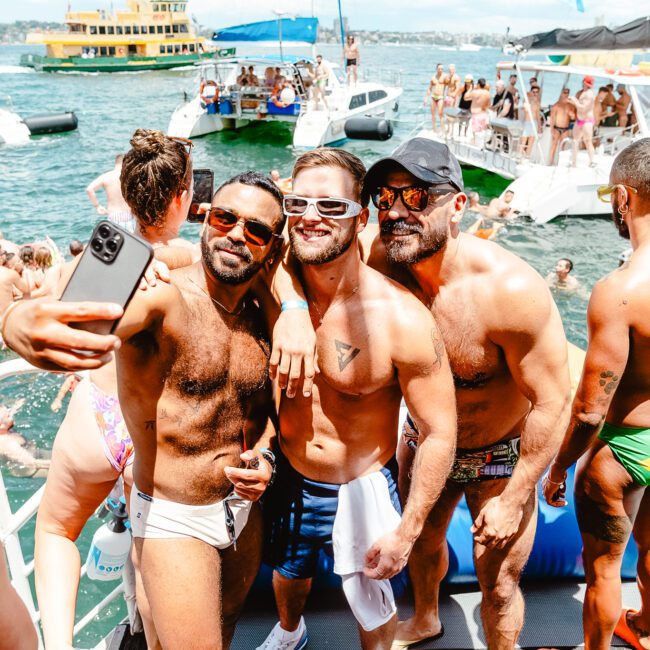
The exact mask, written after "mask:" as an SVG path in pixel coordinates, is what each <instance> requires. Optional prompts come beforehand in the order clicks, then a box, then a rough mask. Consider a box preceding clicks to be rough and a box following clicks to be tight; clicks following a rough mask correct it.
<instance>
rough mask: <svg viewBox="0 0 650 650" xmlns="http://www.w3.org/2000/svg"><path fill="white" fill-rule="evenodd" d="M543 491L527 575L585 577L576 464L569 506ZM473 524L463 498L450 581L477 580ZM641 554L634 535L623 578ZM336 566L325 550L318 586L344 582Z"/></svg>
mask: <svg viewBox="0 0 650 650" xmlns="http://www.w3.org/2000/svg"><path fill="white" fill-rule="evenodd" d="M539 494H540V498H539V515H538V520H537V533H536V535H535V544H534V546H533V551H532V553H531V555H530V559H529V560H528V564H527V565H526V569H525V570H524V577H525V578H534V579H538V580H544V579H554V578H582V577H584V570H583V567H582V539H581V538H580V531H579V530H578V523H577V521H576V514H575V508H574V499H573V468H572V469H571V470H570V471H569V476H568V479H567V495H568V496H569V498H568V501H569V505H568V506H566V507H564V508H553V507H551V506H549V505H547V503H546V501H545V500H544V498H543V497H542V496H541V486H540V489H539ZM471 526H472V517H471V515H470V513H469V509H468V508H467V503H466V502H465V499H464V498H463V499H462V501H461V502H460V503H459V504H458V507H457V508H456V511H455V512H454V515H453V517H452V519H451V524H450V525H449V530H448V531H447V544H448V545H449V571H448V573H447V577H446V581H447V582H450V583H455V584H458V583H472V582H476V573H475V572H474V561H473V555H472V549H473V540H472V534H471V533H470V528H471ZM637 558H638V553H637V548H636V544H635V543H634V540H633V539H631V538H630V542H629V544H628V546H627V549H626V551H625V555H624V557H623V566H622V569H621V576H622V577H623V578H635V577H636V563H637ZM332 566H333V561H332V559H331V558H330V557H329V556H327V555H325V554H324V553H321V557H320V562H319V567H318V576H317V578H316V582H315V585H314V586H315V588H318V587H319V586H320V587H326V588H327V587H330V588H331V587H338V586H340V584H341V583H340V579H339V577H338V576H337V575H335V574H334V573H333V572H332ZM270 581H271V571H270V569H269V567H267V566H263V567H262V570H261V571H260V575H259V576H258V579H257V581H256V585H255V586H256V588H264V587H265V586H267V585H270ZM392 582H393V588H394V589H395V593H396V595H398V596H399V595H400V594H401V592H403V590H404V587H405V585H406V577H405V575H401V576H397V578H395V579H394V580H393V581H392Z"/></svg>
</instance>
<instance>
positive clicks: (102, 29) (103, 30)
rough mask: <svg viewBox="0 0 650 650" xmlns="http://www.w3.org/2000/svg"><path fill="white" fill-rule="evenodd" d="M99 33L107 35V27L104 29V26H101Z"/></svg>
mask: <svg viewBox="0 0 650 650" xmlns="http://www.w3.org/2000/svg"><path fill="white" fill-rule="evenodd" d="M99 33H100V34H105V33H106V27H104V26H103V25H101V26H100V27H99Z"/></svg>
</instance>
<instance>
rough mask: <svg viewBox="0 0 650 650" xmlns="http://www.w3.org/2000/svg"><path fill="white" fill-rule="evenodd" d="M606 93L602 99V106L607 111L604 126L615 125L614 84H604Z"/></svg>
mask: <svg viewBox="0 0 650 650" xmlns="http://www.w3.org/2000/svg"><path fill="white" fill-rule="evenodd" d="M605 88H606V89H607V94H606V95H605V98H604V99H603V108H604V109H605V112H606V113H607V116H606V118H605V122H604V123H603V124H604V126H616V95H615V94H614V84H611V83H610V84H607V85H606V86H605Z"/></svg>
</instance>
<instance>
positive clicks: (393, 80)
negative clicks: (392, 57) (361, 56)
mask: <svg viewBox="0 0 650 650" xmlns="http://www.w3.org/2000/svg"><path fill="white" fill-rule="evenodd" d="M344 72H345V69H344ZM357 72H358V75H359V81H373V82H375V83H380V84H383V85H385V86H391V87H393V88H401V87H402V71H401V70H388V69H386V68H373V67H370V68H367V67H366V66H365V65H362V66H361V67H360V68H358V69H357ZM342 83H345V81H343V82H342Z"/></svg>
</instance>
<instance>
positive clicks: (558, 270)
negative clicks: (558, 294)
mask: <svg viewBox="0 0 650 650" xmlns="http://www.w3.org/2000/svg"><path fill="white" fill-rule="evenodd" d="M571 271H573V262H572V261H571V260H570V259H569V258H568V257H563V258H562V259H560V260H558V261H557V264H556V265H555V270H554V271H551V273H549V274H548V275H547V276H546V284H548V286H549V287H550V288H551V289H558V290H560V291H575V290H576V289H577V288H578V287H579V286H580V283H579V282H578V281H577V280H576V279H575V278H574V277H573V276H572V275H569V274H570V273H571Z"/></svg>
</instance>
